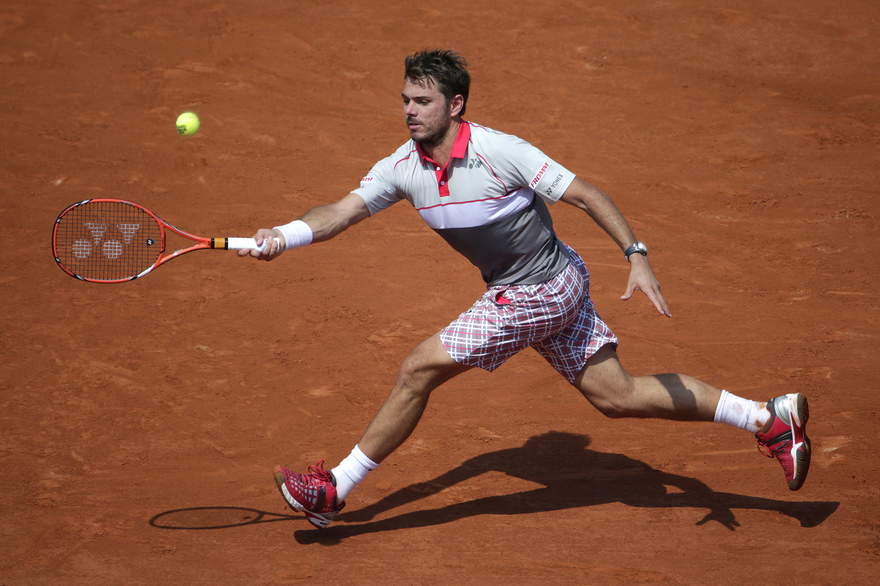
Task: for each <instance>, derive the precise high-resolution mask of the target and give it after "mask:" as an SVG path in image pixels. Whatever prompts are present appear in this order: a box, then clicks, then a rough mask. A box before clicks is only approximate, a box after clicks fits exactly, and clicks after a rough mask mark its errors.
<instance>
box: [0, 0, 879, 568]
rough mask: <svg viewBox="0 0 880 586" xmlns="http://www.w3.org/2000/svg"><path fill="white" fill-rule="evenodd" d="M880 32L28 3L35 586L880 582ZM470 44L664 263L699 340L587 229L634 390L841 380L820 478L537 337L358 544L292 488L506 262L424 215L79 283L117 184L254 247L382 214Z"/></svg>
mask: <svg viewBox="0 0 880 586" xmlns="http://www.w3.org/2000/svg"><path fill="white" fill-rule="evenodd" d="M878 35H880V4H878V3H877V2H876V1H875V0H828V1H824V2H818V1H816V2H812V1H810V2H803V1H794V0H780V1H777V2H760V1H757V0H729V1H727V0H725V1H718V2H715V1H712V2H703V1H698V0H670V1H665V2H661V1H647V0H644V1H627V2H615V1H611V0H596V1H580V0H565V1H563V0H548V1H546V2H540V3H538V2H525V1H519V0H517V1H511V2H500V1H497V0H484V1H482V2H465V1H460V0H449V1H447V2H445V3H440V4H437V3H434V4H419V3H411V2H399V1H397V0H391V1H386V2H366V1H359V2H358V1H328V2H305V1H281V2H244V1H237V0H228V1H227V2H225V3H218V2H214V1H205V2H201V1H191V0H183V1H181V0H175V1H173V2H172V1H169V0H157V1H150V2H147V1H140V2H139V1H136V0H119V1H116V0H108V1H107V2H92V1H84V0H73V1H60V0H50V1H45V2H33V1H31V0H26V1H25V0H5V1H4V2H3V3H2V6H0V150H2V155H0V194H2V202H0V238H2V246H3V249H4V250H5V254H4V258H3V259H2V260H0V267H2V271H0V288H2V289H0V290H2V296H3V313H2V321H0V385H2V386H0V389H2V395H0V421H2V423H0V425H2V428H0V429H2V433H0V551H2V554H0V584H4V585H13V584H89V585H94V584H202V583H212V584H294V583H296V584H298V583H330V582H331V581H332V582H333V583H337V584H365V583H385V584H509V583H519V584H550V583H553V584H619V583H687V584H696V583H741V584H747V583H753V582H762V583H780V584H796V583H801V584H863V583H868V582H874V581H876V579H877V576H878V574H880V504H878V503H880V489H878V486H880V484H878V483H880V470H878V458H877V449H876V439H877V437H878V433H880V424H878V411H880V400H878V398H877V390H878V385H880V368H878V366H877V354H878V351H880V340H878V324H880V295H878V285H880V271H878V268H877V259H878V257H880V245H878V236H880V234H878V229H877V219H878V215H880V199H878V198H880V188H878V185H880V172H878V169H880V69H878V63H880V45H878V43H877V38H878ZM438 46H443V47H449V48H453V49H455V50H458V51H460V52H462V53H463V54H464V55H465V57H466V58H467V59H468V61H469V62H470V64H471V73H472V76H473V84H472V88H471V98H470V101H469V104H468V111H467V116H466V118H467V119H471V120H473V121H475V122H479V123H481V124H483V125H486V126H489V127H492V128H496V129H499V130H503V131H506V132H509V133H512V134H516V135H519V136H521V137H523V138H525V139H527V140H529V141H530V142H532V143H534V144H536V145H537V146H539V147H540V148H542V149H543V150H544V151H545V152H547V153H548V154H549V155H550V156H552V157H554V158H555V159H557V160H559V161H560V162H562V163H563V164H565V165H566V166H567V167H569V168H570V169H572V170H573V171H575V172H576V173H578V174H579V175H580V176H581V177H583V178H584V179H586V180H587V181H588V182H590V183H593V184H594V185H597V186H599V187H600V188H602V189H603V190H605V191H606V192H607V193H609V195H611V196H612V197H613V198H614V199H615V201H616V202H617V204H618V205H619V207H620V208H621V209H622V210H623V212H624V214H625V215H626V216H627V218H628V219H629V221H630V223H631V224H632V225H633V228H634V229H635V231H636V234H637V235H638V236H639V237H640V239H641V240H644V241H645V242H646V243H648V245H649V247H650V249H651V256H650V258H651V261H652V264H653V266H654V269H655V271H656V273H657V275H658V277H659V279H660V282H661V284H662V286H663V292H664V294H665V296H666V298H667V300H668V301H669V303H670V307H671V309H672V312H673V318H672V319H666V318H662V317H659V316H658V315H657V314H656V312H655V311H654V309H653V308H652V307H651V306H650V303H649V302H648V301H647V300H646V299H645V297H644V296H641V295H639V296H637V297H635V298H634V299H632V300H630V301H628V302H623V301H620V299H619V297H620V295H621V294H622V293H623V290H624V288H625V285H626V277H627V264H626V263H625V262H624V261H623V258H622V255H621V253H620V251H619V250H618V249H617V248H616V246H615V245H614V244H613V242H612V241H611V240H610V239H609V238H608V237H607V236H606V235H605V234H604V233H603V232H601V230H600V229H599V228H597V227H596V226H595V224H593V223H592V222H591V221H590V219H589V218H588V217H586V216H585V215H583V214H582V213H580V212H578V211H577V210H575V209H574V208H571V207H570V206H564V204H560V205H558V206H555V207H554V208H553V213H554V218H555V221H556V227H557V231H558V233H559V234H560V236H561V237H562V238H563V239H564V240H565V241H566V242H567V243H569V244H571V245H572V246H574V247H575V248H576V249H578V250H579V251H580V252H581V254H582V255H583V257H584V258H585V260H586V261H587V264H588V266H589V267H590V269H591V272H592V276H593V290H592V291H593V298H594V300H595V303H596V305H597V307H598V309H599V311H600V313H601V314H602V316H603V317H604V318H605V320H606V321H607V322H609V324H610V325H611V326H612V328H613V329H614V330H615V332H616V333H617V334H618V336H619V337H620V338H621V346H620V349H619V351H620V356H621V360H622V362H623V363H624V365H625V366H626V367H627V368H628V369H629V371H630V372H632V373H633V374H648V373H658V372H684V373H688V374H691V375H694V376H697V377H699V378H702V379H704V380H706V381H708V382H711V383H713V384H715V385H716V386H718V387H722V388H726V389H728V390H730V391H731V392H734V393H736V394H739V395H743V396H747V397H750V398H754V399H762V400H766V399H768V398H770V397H772V396H776V395H779V394H783V393H786V392H805V393H807V394H808V396H809V400H810V406H811V412H812V415H811V420H810V427H809V431H810V436H811V438H812V441H813V453H814V455H813V462H812V469H811V472H810V476H809V478H808V479H807V481H806V483H805V485H804V487H803V488H802V489H801V490H800V491H798V492H790V491H789V490H788V489H787V487H786V485H785V482H784V480H783V475H782V470H781V468H780V467H779V465H778V464H777V463H776V462H774V461H772V460H769V459H766V458H763V457H761V455H760V454H759V453H758V451H757V449H756V447H755V440H754V438H753V437H752V436H750V435H749V434H748V433H745V432H742V431H739V430H736V429H734V428H732V427H728V426H722V425H713V424H709V423H705V424H689V423H673V422H664V421H639V420H623V421H621V420H616V421H615V420H609V419H606V418H604V417H603V416H602V415H601V414H599V413H598V411H596V410H595V409H593V408H592V407H591V406H590V405H589V404H588V403H587V402H586V401H585V400H583V398H581V396H580V395H579V394H578V393H577V392H576V391H574V390H573V389H572V388H571V387H569V386H568V385H567V383H565V381H564V380H563V379H562V378H561V377H560V376H558V375H557V374H556V373H555V371H553V370H552V369H551V368H550V367H549V366H548V365H547V364H546V363H544V361H543V360H542V359H541V358H540V357H539V356H538V355H537V354H536V353H534V352H533V351H528V352H525V353H523V354H522V355H520V356H517V357H515V358H514V359H512V360H511V361H510V362H508V363H507V364H506V365H505V366H503V367H502V368H500V369H499V370H498V371H496V372H495V373H494V374H491V375H490V374H487V373H485V372H469V373H467V374H465V375H464V376H461V377H460V378H458V379H455V380H454V381H452V382H451V383H449V384H448V385H446V386H444V387H442V388H441V389H440V390H438V391H437V392H436V393H435V394H434V395H433V397H432V400H431V404H430V405H429V407H428V411H427V413H426V416H425V418H424V419H423V420H422V422H421V424H420V426H419V427H418V429H417V430H416V432H415V433H414V435H413V436H412V437H411V439H410V441H409V442H407V443H406V444H404V446H403V447H402V448H401V449H400V450H399V451H397V452H396V453H394V454H393V455H392V456H391V457H390V458H389V459H387V460H386V461H385V462H384V463H383V464H382V466H381V467H380V468H379V469H378V470H377V471H375V472H373V473H372V474H371V475H370V477H368V479H367V480H366V481H365V482H364V483H363V484H362V485H361V486H360V487H359V488H358V489H357V490H356V491H355V493H353V494H352V496H351V498H350V499H349V503H348V507H347V508H346V510H345V511H344V513H343V514H342V515H340V517H339V518H338V521H337V522H336V523H334V524H333V525H332V526H331V527H330V528H329V529H327V530H326V531H322V532H319V531H317V530H314V529H312V527H311V525H309V524H308V523H307V522H306V520H305V518H304V517H302V516H301V515H292V514H290V513H291V511H289V510H287V509H286V508H285V506H284V503H283V501H282V499H281V497H280V496H279V494H278V492H277V490H276V488H275V485H274V483H273V482H272V477H271V470H272V467H273V466H274V465H275V464H277V463H282V464H285V465H288V466H290V467H292V468H296V469H299V470H301V471H305V468H306V467H307V466H308V465H309V464H314V463H315V462H316V461H317V460H320V459H326V460H327V463H328V468H329V467H332V466H335V465H336V464H337V463H338V462H339V460H340V459H342V458H343V457H344V456H346V455H347V454H348V452H349V451H350V450H351V448H352V447H353V446H354V444H355V443H356V442H357V440H358V439H359V438H360V434H361V432H362V431H363V429H364V428H365V426H366V425H367V423H368V422H369V421H370V419H371V418H372V415H373V413H374V411H375V410H376V409H377V408H378V406H379V405H380V404H381V402H382V401H383V400H384V398H385V396H386V394H387V392H388V390H389V389H390V386H391V384H392V383H393V381H394V378H395V376H396V372H397V366H398V364H399V362H400V361H401V360H402V359H403V358H404V357H405V356H406V355H407V354H408V353H409V351H410V350H411V349H412V348H413V347H414V346H415V345H416V344H417V343H418V342H419V341H421V340H422V339H424V338H426V337H427V336H429V335H430V334H432V333H434V332H435V331H436V330H438V329H439V328H441V327H443V326H444V325H446V324H447V323H448V322H449V321H450V320H452V319H454V318H455V317H456V316H457V315H458V314H459V313H460V312H461V311H463V310H464V309H465V308H467V307H468V306H469V305H470V303H471V302H472V301H473V300H474V299H475V298H476V297H477V296H478V295H479V294H480V293H481V291H482V289H483V283H482V281H481V279H480V277H479V273H478V271H477V270H476V269H474V268H473V267H471V266H470V265H469V264H468V263H467V262H466V261H465V260H464V259H463V257H460V256H458V255H457V254H456V253H455V252H453V251H452V250H451V249H449V248H448V247H447V246H446V244H445V243H443V241H442V240H441V239H440V238H439V237H438V236H436V235H435V234H434V233H433V232H431V231H430V230H429V229H428V228H427V227H426V226H424V225H423V223H422V222H421V220H420V219H419V218H418V216H417V214H416V213H415V212H414V211H413V210H412V209H411V208H410V206H409V205H408V204H405V203H404V204H399V205H397V206H395V207H394V208H392V209H390V210H388V211H386V212H383V213H382V214H379V215H377V216H376V217H375V218H372V219H370V220H368V221H366V222H363V223H362V224H360V225H358V226H357V227H356V228H355V229H353V230H351V231H349V232H347V233H345V234H344V235H342V236H341V237H339V238H338V239H336V240H334V241H332V242H329V243H326V244H322V245H318V246H311V247H308V248H306V249H303V250H298V251H296V252H294V253H287V254H285V255H284V256H283V257H281V258H280V259H278V260H277V261H275V262H273V263H268V264H267V263H258V262H256V261H253V260H252V259H239V258H237V257H236V256H235V255H234V254H233V253H229V252H200V253H195V254H192V255H189V256H185V257H182V258H179V259H176V260H174V261H172V262H171V263H169V264H167V265H165V266H164V267H161V268H159V269H158V270H157V271H155V272H154V273H152V274H150V275H148V276H146V277H144V278H143V279H139V280H137V281H134V282H132V283H128V284H124V285H95V284H88V283H83V282H79V281H76V280H74V279H72V278H70V277H69V276H67V275H65V274H64V273H63V272H62V271H61V270H59V269H58V267H57V266H56V265H55V262H54V261H53V258H52V254H51V245H50V233H51V229H52V225H53V222H54V220H55V218H56V216H57V215H58V213H59V212H60V211H61V210H62V209H63V208H64V207H66V206H67V205H69V204H71V203H73V202H75V201H79V200H83V199H86V198H96V197H97V198H101V197H111V198H115V197H120V198H124V199H129V200H132V201H136V202H138V203H141V204H143V205H146V206H147V207H149V208H151V209H153V210H154V211H156V212H157V213H158V214H159V215H160V216H162V217H163V218H164V219H166V220H168V221H170V222H172V223H174V224H175V225H177V226H178V227H180V228H183V229H186V230H190V231H192V232H195V233H199V234H202V235H207V236H250V235H252V234H253V232H255V231H256V229H257V228H260V227H271V226H273V225H277V224H280V223H284V222H287V221H290V220H292V219H295V218H296V217H299V215H301V214H302V213H303V212H305V211H306V210H307V209H309V208H310V207H312V206H313V205H316V204H319V203H329V202H331V201H334V200H335V199H337V198H339V197H341V196H342V195H344V194H346V193H348V191H350V190H351V189H353V188H355V187H356V186H357V185H358V182H359V180H360V178H361V176H363V175H364V174H365V173H366V172H367V171H368V170H369V168H370V167H371V166H372V164H373V163H374V162H375V161H377V160H378V159H380V158H382V157H384V156H386V155H387V154H390V153H391V152H392V151H393V150H394V149H395V148H396V147H397V146H399V145H400V144H402V143H403V142H404V141H405V140H406V139H407V138H408V134H407V131H406V128H405V125H404V123H403V119H402V114H401V105H400V97H399V92H400V89H401V86H402V66H403V58H404V57H405V56H406V55H407V54H409V53H412V52H414V51H416V50H419V49H423V48H426V47H438ZM184 110H195V111H196V112H198V113H199V115H200V116H201V119H202V130H201V131H200V132H199V133H198V134H197V135H195V136H193V137H181V136H178V135H177V133H176V131H175V127H174V120H175V118H176V117H177V114H179V113H180V112H182V111H184ZM181 244H182V242H181V241H173V242H171V243H170V246H171V247H176V246H175V245H181Z"/></svg>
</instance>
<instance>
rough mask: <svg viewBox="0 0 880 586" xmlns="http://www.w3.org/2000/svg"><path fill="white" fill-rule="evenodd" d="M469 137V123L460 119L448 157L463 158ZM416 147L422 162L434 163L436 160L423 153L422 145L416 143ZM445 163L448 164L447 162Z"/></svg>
mask: <svg viewBox="0 0 880 586" xmlns="http://www.w3.org/2000/svg"><path fill="white" fill-rule="evenodd" d="M470 139H471V125H470V124H469V123H468V122H465V121H464V120H462V122H461V124H460V125H459V127H458V134H457V135H456V137H455V142H454V143H453V144H452V152H451V153H450V155H449V159H450V160H452V159H463V158H465V156H466V155H467V145H468V142H469V141H470ZM416 149H417V150H418V151H419V157H420V158H421V159H422V163H423V164H424V162H425V161H430V162H431V163H434V164H435V165H436V161H433V160H431V158H430V157H429V156H428V155H427V154H425V151H424V149H422V145H420V144H419V143H416ZM447 164H449V163H448V162H447Z"/></svg>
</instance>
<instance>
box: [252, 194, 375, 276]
mask: <svg viewBox="0 0 880 586" xmlns="http://www.w3.org/2000/svg"><path fill="white" fill-rule="evenodd" d="M368 217H370V210H369V209H368V208H367V204H366V202H364V200H363V198H362V197H361V196H359V195H357V194H356V193H349V194H348V195H346V196H345V197H343V198H342V199H340V200H339V201H337V202H336V203H332V204H328V205H320V206H317V207H314V208H312V209H311V210H309V211H308V212H306V213H305V215H303V217H301V218H300V219H299V220H297V222H302V223H304V225H303V224H299V226H298V229H299V232H301V233H302V232H303V231H307V230H308V231H311V235H309V234H308V233H307V232H306V234H305V236H306V237H307V239H308V242H323V241H325V240H330V239H331V238H334V237H336V236H338V235H339V234H341V233H342V232H344V231H345V230H347V229H348V228H350V227H351V226H353V225H355V224H357V223H358V222H360V221H361V220H364V219H366V218H368ZM293 223H296V222H292V224H293ZM306 227H307V228H306ZM288 236H290V232H288ZM254 239H255V240H256V241H257V244H258V245H260V244H262V243H263V242H264V241H268V242H269V245H268V246H266V247H265V248H264V249H263V251H262V252H260V251H258V250H241V251H239V253H238V255H239V256H247V255H248V254H250V255H251V256H253V257H255V258H258V259H259V260H273V259H274V258H276V257H277V256H278V255H280V254H281V253H282V252H284V250H286V248H288V242H287V240H286V238H285V234H284V231H283V230H279V229H278V228H272V229H268V228H262V229H260V230H258V231H257V233H256V234H255V235H254ZM276 239H277V241H276Z"/></svg>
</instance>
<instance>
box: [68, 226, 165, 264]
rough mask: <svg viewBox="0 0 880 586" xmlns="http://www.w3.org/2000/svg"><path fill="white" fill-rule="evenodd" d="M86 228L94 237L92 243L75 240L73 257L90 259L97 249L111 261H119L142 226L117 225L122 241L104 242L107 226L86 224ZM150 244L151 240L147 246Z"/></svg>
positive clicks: (83, 239) (84, 240) (81, 239)
mask: <svg viewBox="0 0 880 586" xmlns="http://www.w3.org/2000/svg"><path fill="white" fill-rule="evenodd" d="M84 226H85V227H86V229H87V230H88V231H89V233H90V234H91V236H92V239H91V241H90V240H87V239H85V238H79V239H77V240H74V242H73V245H72V250H73V256H75V257H76V258H78V259H80V260H82V259H86V258H88V257H90V256H91V255H92V253H93V252H94V250H95V249H98V250H100V252H101V254H103V255H104V257H105V258H109V259H110V260H116V259H118V258H119V257H120V256H122V253H123V251H124V249H125V246H128V245H129V244H131V241H132V239H133V238H134V236H135V234H137V231H138V230H140V227H141V225H140V224H116V229H117V230H118V231H119V234H120V235H121V236H122V240H121V241H120V240H118V239H115V238H114V239H107V240H104V235H105V234H106V233H107V224H101V223H98V222H85V223H84ZM102 241H103V243H102ZM150 244H152V241H151V239H149V240H148V241H147V245H150Z"/></svg>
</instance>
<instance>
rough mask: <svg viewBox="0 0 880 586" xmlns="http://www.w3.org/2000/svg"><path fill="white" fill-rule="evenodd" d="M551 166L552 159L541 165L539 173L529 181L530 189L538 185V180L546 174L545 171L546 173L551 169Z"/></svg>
mask: <svg viewBox="0 0 880 586" xmlns="http://www.w3.org/2000/svg"><path fill="white" fill-rule="evenodd" d="M549 168H550V161H546V162H545V163H544V165H543V166H542V167H541V170H540V171H538V174H537V175H535V178H534V179H532V182H531V183H529V188H530V189H534V188H535V187H536V186H537V185H538V182H539V181H541V178H542V177H543V176H544V173H546V172H547V169H549Z"/></svg>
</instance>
